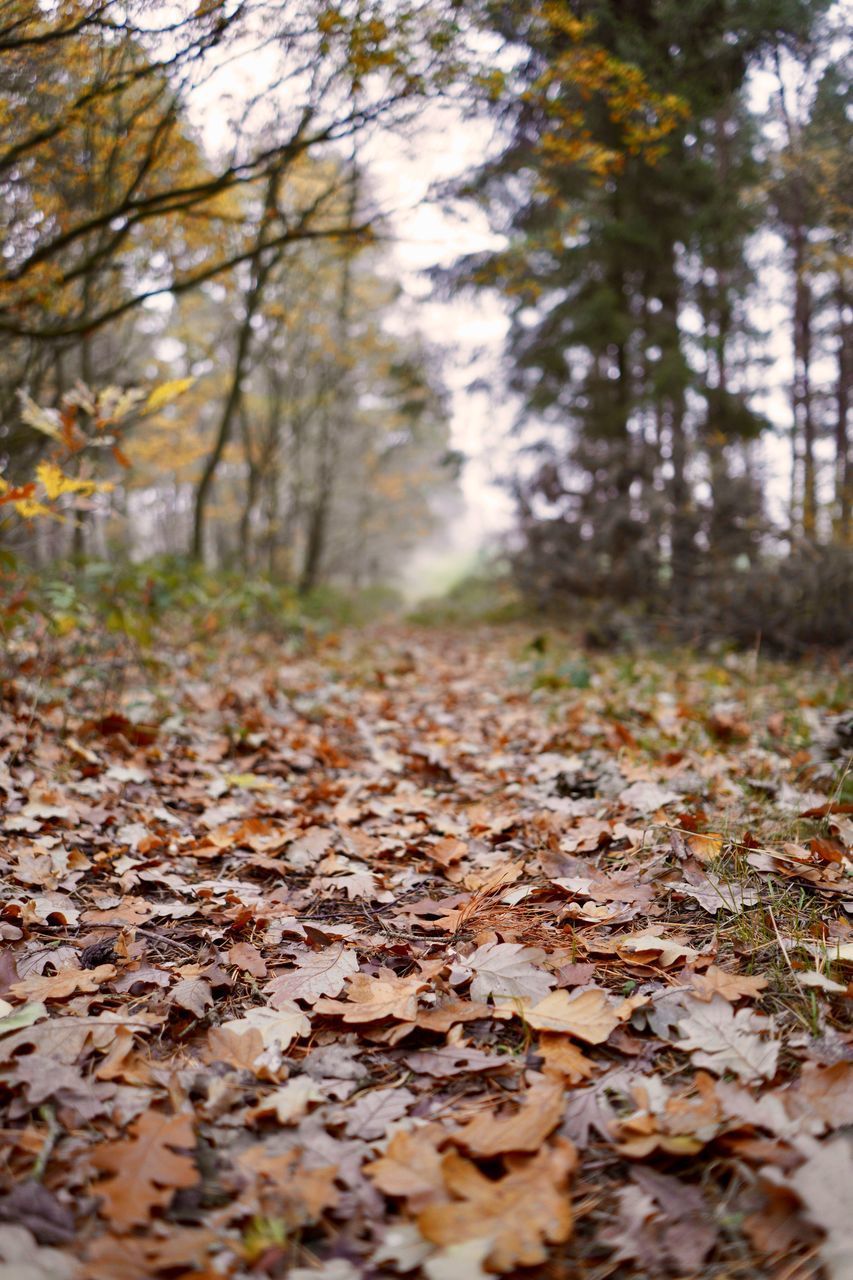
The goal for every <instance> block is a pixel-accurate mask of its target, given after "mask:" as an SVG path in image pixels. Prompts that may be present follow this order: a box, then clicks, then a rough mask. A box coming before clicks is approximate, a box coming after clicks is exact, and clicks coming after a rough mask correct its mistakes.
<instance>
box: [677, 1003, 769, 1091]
mask: <svg viewBox="0 0 853 1280" xmlns="http://www.w3.org/2000/svg"><path fill="white" fill-rule="evenodd" d="M678 1029H679V1031H680V1033H681V1037H682V1038H681V1039H680V1040H677V1041H676V1042H675V1043H676V1047H677V1048H679V1049H682V1050H684V1051H685V1052H687V1053H689V1054H690V1055H691V1057H692V1059H693V1061H694V1062H695V1063H696V1064H697V1065H698V1066H702V1067H707V1068H708V1070H709V1071H713V1073H714V1075H717V1076H721V1075H723V1073H724V1072H726V1071H731V1072H733V1073H734V1074H735V1075H736V1076H738V1077H739V1079H741V1080H744V1081H750V1080H761V1079H770V1077H771V1076H773V1075H775V1073H776V1060H777V1058H778V1057H779V1042H778V1040H773V1039H766V1040H763V1039H761V1035H762V1034H767V1033H768V1032H769V1031H770V1030H771V1027H770V1022H769V1019H767V1018H764V1017H762V1016H761V1015H760V1014H757V1013H753V1012H752V1010H751V1009H739V1010H738V1011H737V1013H735V1012H734V1011H733V1009H732V1007H731V1005H730V1004H728V1003H727V1001H725V1000H723V998H722V997H721V996H714V997H713V999H712V1000H711V1002H710V1004H699V1003H698V1002H695V1003H694V1004H693V1006H692V1007H691V1008H690V1009H689V1010H688V1012H687V1015H686V1016H685V1017H682V1018H680V1019H679V1022H678Z"/></svg>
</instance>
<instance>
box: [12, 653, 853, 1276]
mask: <svg viewBox="0 0 853 1280" xmlns="http://www.w3.org/2000/svg"><path fill="white" fill-rule="evenodd" d="M67 643H68V644H70V643H71V642H70V641H69V642H67ZM542 652H543V648H542V646H541V645H540V644H538V642H537V644H536V645H534V646H530V647H526V646H525V643H524V637H523V636H522V635H521V634H520V633H515V632H513V631H511V630H507V631H505V632H502V633H500V634H496V633H487V632H483V633H472V634H469V635H466V636H460V635H457V634H452V633H451V634H444V633H440V634H439V633H436V632H429V631H425V632H421V631H405V630H403V629H400V630H398V631H393V632H380V631H378V630H377V631H376V632H372V633H364V632H362V633H360V634H352V635H350V634H346V635H344V636H339V637H327V638H326V639H325V640H321V639H315V640H314V641H313V642H312V643H310V644H306V645H304V646H303V647H302V648H301V649H300V650H295V649H293V648H292V647H290V648H288V647H287V646H285V645H283V644H277V643H276V642H274V641H269V642H264V643H259V642H258V641H257V638H254V639H250V638H242V639H241V638H240V637H232V638H231V639H230V640H227V641H226V640H224V639H223V640H222V642H221V643H219V642H217V649H216V652H213V651H212V646H208V648H204V647H203V646H202V645H200V644H195V645H192V646H190V647H189V648H184V649H176V650H175V651H174V653H172V654H170V655H169V656H168V659H166V658H164V659H163V660H162V661H160V662H152V661H148V662H147V663H142V662H137V661H135V660H134V659H133V656H132V655H130V656H129V655H128V653H127V651H120V649H117V651H116V654H115V655H113V659H114V661H113V662H112V664H111V663H110V662H109V661H104V662H94V661H93V662H92V663H91V665H89V666H86V665H85V663H84V664H82V666H81V665H80V663H79V661H78V660H77V657H76V655H73V654H72V653H71V651H70V650H68V651H67V652H63V650H62V647H61V642H59V647H58V648H57V649H56V650H55V651H54V652H53V653H52V655H51V656H50V657H45V656H44V655H43V654H34V653H28V652H26V651H23V652H21V653H18V654H16V655H15V658H16V670H15V674H14V676H13V677H12V678H11V679H10V680H8V681H7V682H6V684H5V686H4V695H3V703H2V711H0V794H2V800H3V817H2V820H0V822H2V846H1V847H0V848H1V850H2V851H0V872H2V882H0V937H2V941H3V948H2V951H0V1105H2V1108H3V1116H2V1121H0V1125H2V1133H3V1146H4V1153H5V1154H4V1161H3V1165H2V1171H0V1272H2V1274H4V1275H5V1274H9V1275H15V1274H17V1272H16V1271H15V1268H16V1267H17V1268H18V1269H19V1270H20V1268H21V1267H24V1268H26V1274H27V1275H30V1274H32V1275H33V1276H42V1275H44V1276H63V1277H64V1276H68V1277H78V1280H79V1278H82V1277H88V1276H91V1277H94V1278H95V1280H97V1278H98V1277H109V1278H110V1280H116V1278H119V1277H120V1278H122V1280H124V1278H125V1277H127V1278H128V1280H133V1278H134V1277H142V1276H159V1275H162V1276H164V1277H175V1276H193V1275H195V1276H205V1275H209V1276H225V1277H243V1276H247V1277H248V1276H259V1275H260V1276H265V1275H267V1276H273V1277H275V1276H287V1275H289V1276H295V1277H307V1276H316V1277H318V1278H321V1280H354V1278H357V1277H364V1278H365V1280H373V1278H374V1277H380V1276H394V1275H398V1274H399V1275H406V1276H410V1277H412V1278H413V1280H417V1278H418V1277H426V1280H468V1277H476V1276H482V1275H490V1274H496V1273H497V1274H516V1272H517V1271H518V1269H519V1268H522V1269H525V1270H524V1274H526V1275H527V1274H529V1275H531V1276H536V1275H541V1276H543V1277H544V1276H546V1275H551V1274H583V1275H584V1276H587V1277H591V1278H595V1277H600V1278H601V1280H604V1277H613V1276H617V1277H621V1276H624V1277H626V1278H627V1277H631V1276H638V1277H641V1276H647V1277H656V1276H666V1275H671V1276H682V1277H684V1276H690V1275H696V1276H699V1275H702V1276H716V1277H719V1278H720V1280H722V1277H724V1276H725V1277H728V1276H732V1275H735V1274H736V1275H738V1276H744V1277H750V1276H764V1275H772V1276H777V1275H778V1276H779V1277H780V1280H781V1277H782V1276H785V1277H786V1278H787V1280H795V1277H818V1276H823V1277H827V1278H829V1280H843V1278H844V1277H847V1276H849V1275H853V1236H851V1229H850V1213H849V1207H848V1206H849V1199H848V1197H847V1195H846V1193H845V1191H844V1188H845V1187H846V1188H847V1190H848V1191H849V1183H850V1178H851V1175H853V1163H852V1162H853V1147H851V1139H850V1133H849V1130H850V1127H851V1125H853V1043H851V1041H853V1032H851V1019H850V1006H849V997H850V994H851V990H853V988H852V987H851V982H850V980H851V978H853V974H851V964H852V963H853V962H851V959H850V957H851V956H853V927H851V912H852V911H853V883H851V880H850V874H851V866H853V863H851V859H850V844H851V836H852V835H853V822H852V821H851V816H850V814H851V807H850V805H849V803H845V802H844V799H843V797H842V786H843V783H844V769H845V762H844V761H843V760H842V759H840V758H837V757H833V756H832V755H831V754H830V755H827V751H826V743H827V742H831V741H832V723H833V719H834V717H837V711H838V707H839V705H841V697H842V695H841V693H840V688H841V677H840V675H839V673H833V672H832V671H831V670H825V671H813V672H806V671H805V670H804V669H803V668H800V669H796V668H785V667H781V666H776V665H773V664H769V663H767V664H764V665H763V666H760V667H758V668H756V666H755V663H754V660H753V658H751V657H743V658H741V657H737V656H730V657H729V658H727V659H725V660H722V661H720V660H717V661H712V660H710V659H708V660H699V659H696V658H684V660H683V661H680V662H676V661H675V660H674V659H670V660H669V661H667V662H664V661H653V660H652V659H651V658H648V659H638V658H635V659H630V660H627V659H621V658H607V657H602V658H596V659H594V660H593V659H590V660H589V664H590V671H589V673H588V676H589V678H588V679H585V680H584V681H583V682H579V683H580V687H575V686H574V685H572V684H571V683H569V684H567V685H566V687H561V685H560V682H559V681H558V680H549V681H544V682H539V681H538V680H537V664H539V666H540V667H541V662H542V659H541V654H542ZM534 654H535V655H537V656H536V657H535V658H534V656H533V655H534ZM116 671H119V672H120V677H119V678H118V679H116V675H115V673H116ZM537 685H538V686H539V687H537ZM721 695H724V696H725V699H726V702H727V705H728V704H729V703H731V704H732V705H734V706H735V707H736V708H737V712H738V723H739V724H740V725H741V730H742V731H741V732H740V733H739V734H738V736H737V738H736V739H733V738H732V737H731V735H727V734H726V733H724V732H722V730H721V729H720V721H719V717H716V718H715V712H714V707H715V705H716V704H717V702H719V700H720V697H721ZM812 742H814V743H815V744H818V745H817V746H814V747H813V746H811V743H812ZM549 1267H557V1268H558V1269H559V1268H563V1270H562V1271H560V1270H558V1271H550V1270H549V1269H548V1268H549Z"/></svg>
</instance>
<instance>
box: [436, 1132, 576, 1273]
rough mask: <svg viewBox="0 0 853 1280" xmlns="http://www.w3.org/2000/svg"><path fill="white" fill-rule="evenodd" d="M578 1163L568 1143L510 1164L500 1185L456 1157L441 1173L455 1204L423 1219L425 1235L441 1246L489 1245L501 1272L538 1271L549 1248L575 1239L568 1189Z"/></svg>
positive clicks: (452, 1156) (493, 1263)
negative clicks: (485, 1242)
mask: <svg viewBox="0 0 853 1280" xmlns="http://www.w3.org/2000/svg"><path fill="white" fill-rule="evenodd" d="M576 1163H577V1155H576V1152H575V1148H574V1147H573V1146H572V1144H571V1143H570V1142H568V1141H567V1140H566V1139H564V1138H562V1139H558V1140H557V1142H555V1143H554V1145H553V1146H549V1147H545V1148H543V1149H542V1150H541V1151H540V1152H539V1153H538V1155H535V1156H532V1157H529V1158H526V1159H522V1158H516V1159H515V1160H510V1161H509V1162H508V1165H509V1171H508V1172H507V1173H505V1174H504V1175H503V1177H501V1178H497V1179H495V1180H493V1179H491V1178H487V1177H486V1176H485V1175H484V1174H483V1173H481V1172H480V1170H479V1169H478V1168H477V1166H476V1165H474V1164H472V1163H471V1161H470V1160H465V1159H463V1158H462V1156H458V1155H456V1154H454V1153H451V1154H450V1155H447V1156H445V1157H444V1159H443V1160H442V1162H441V1168H442V1176H443V1178H444V1185H445V1189H446V1191H447V1193H448V1195H449V1196H450V1197H453V1199H450V1200H448V1201H447V1202H446V1203H443V1204H434V1205H430V1206H429V1207H428V1208H426V1209H424V1210H423V1212H422V1213H420V1214H419V1215H418V1218H417V1223H418V1228H419V1229H420V1232H421V1235H422V1236H423V1237H424V1238H425V1239H426V1240H431V1241H432V1243H433V1244H438V1245H453V1244H461V1243H463V1242H464V1241H466V1240H484V1239H488V1240H490V1241H491V1248H490V1251H489V1255H488V1264H489V1266H491V1267H492V1268H494V1270H496V1271H500V1272H506V1271H512V1269H513V1268H514V1267H517V1266H522V1267H532V1266H536V1264H537V1263H540V1262H544V1261H545V1259H546V1257H547V1256H548V1255H547V1249H546V1244H562V1243H563V1241H565V1240H568V1238H569V1235H570V1234H571V1230H572V1211H571V1207H570V1204H569V1198H568V1195H567V1194H566V1185H567V1182H568V1179H569V1175H570V1174H571V1172H572V1170H573V1169H574V1167H575V1165H576Z"/></svg>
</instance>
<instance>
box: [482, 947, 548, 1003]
mask: <svg viewBox="0 0 853 1280" xmlns="http://www.w3.org/2000/svg"><path fill="white" fill-rule="evenodd" d="M544 959H545V952H544V951H541V950H539V948H537V947H523V946H521V945H520V944H519V943H517V942H487V943H486V944H485V945H484V946H482V947H478V948H477V950H476V951H472V952H471V954H470V955H469V956H467V957H466V958H465V959H464V960H463V961H461V963H460V966H459V967H460V969H463V970H465V971H468V972H470V973H473V975H474V978H473V981H472V983H471V995H472V997H473V998H474V1000H486V999H488V997H489V996H496V997H500V998H507V999H515V1000H541V999H542V998H543V996H545V995H547V993H548V992H549V991H550V990H551V988H552V987H553V985H554V981H555V979H554V976H553V974H550V973H548V972H547V971H546V970H545V969H542V968H540V967H539V966H540V965H541V963H542V961H543V960H544Z"/></svg>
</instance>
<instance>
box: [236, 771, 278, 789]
mask: <svg viewBox="0 0 853 1280" xmlns="http://www.w3.org/2000/svg"><path fill="white" fill-rule="evenodd" d="M225 781H226V782H227V783H228V786H229V787H242V789H243V790H244V791H271V790H272V789H273V788H274V787H275V783H274V782H271V781H270V780H269V778H261V777H259V776H258V774H256V773H226V775H225Z"/></svg>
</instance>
